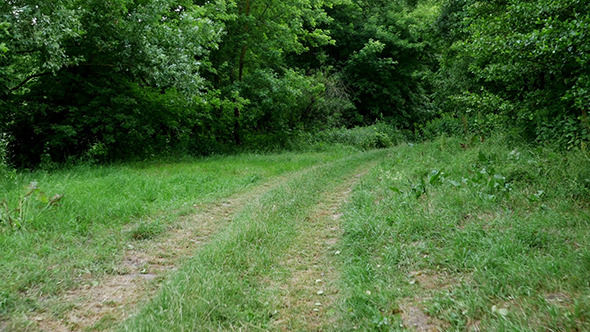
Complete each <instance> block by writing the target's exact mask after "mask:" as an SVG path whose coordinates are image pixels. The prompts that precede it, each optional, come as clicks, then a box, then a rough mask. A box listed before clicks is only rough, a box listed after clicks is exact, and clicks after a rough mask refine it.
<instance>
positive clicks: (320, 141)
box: [295, 123, 405, 150]
mask: <svg viewBox="0 0 590 332" xmlns="http://www.w3.org/2000/svg"><path fill="white" fill-rule="evenodd" d="M297 140H298V141H299V144H295V145H301V146H307V147H309V146H313V147H315V148H317V147H321V146H322V145H326V144H327V145H336V144H339V145H345V146H351V147H354V148H356V149H359V150H371V149H383V148H388V147H392V146H394V145H397V144H399V143H401V142H402V141H404V140H405V138H404V135H403V134H402V132H401V131H399V130H398V129H396V128H395V127H393V126H392V125H388V124H385V123H379V124H375V125H372V126H368V127H356V128H350V129H348V128H333V129H327V130H323V131H320V132H317V133H306V134H302V135H300V136H299V137H298V138H297Z"/></svg>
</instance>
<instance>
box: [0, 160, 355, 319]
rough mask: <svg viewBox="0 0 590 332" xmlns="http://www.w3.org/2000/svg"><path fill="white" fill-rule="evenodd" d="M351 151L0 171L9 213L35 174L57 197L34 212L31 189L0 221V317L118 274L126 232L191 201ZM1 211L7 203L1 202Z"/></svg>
mask: <svg viewBox="0 0 590 332" xmlns="http://www.w3.org/2000/svg"><path fill="white" fill-rule="evenodd" d="M348 153H350V150H330V151H328V152H323V153H298V154H293V153H283V154H275V155H254V154H246V155H240V156H231V157H211V158H203V159H188V160H185V161H183V162H148V163H133V164H123V165H113V166H80V167H74V168H70V169H64V170H58V171H55V172H50V173H48V172H31V173H18V174H17V175H16V176H11V177H10V178H2V179H0V201H2V199H6V201H7V206H8V207H9V209H10V210H11V212H10V213H11V214H13V216H15V217H16V215H17V213H15V212H14V209H15V208H16V207H18V201H19V199H22V197H23V195H24V194H25V193H26V191H27V190H26V189H24V188H25V187H26V186H27V185H28V184H29V183H30V182H32V181H35V182H37V183H38V187H39V188H40V189H41V190H42V191H44V192H45V193H46V195H47V196H49V197H51V196H53V195H54V194H55V193H60V194H64V197H63V198H62V200H61V201H60V202H59V205H58V206H52V207H50V208H48V209H46V210H45V211H43V212H41V210H40V209H39V208H40V207H43V206H46V204H45V203H41V202H38V200H39V199H40V198H41V197H40V196H39V195H32V196H29V197H28V198H27V199H26V200H25V201H26V203H25V205H30V209H29V212H28V213H26V214H25V215H24V216H23V217H24V218H23V220H21V221H20V224H21V226H20V227H18V228H17V227H8V226H7V223H6V220H4V221H2V222H0V223H3V224H1V225H0V276H2V282H0V321H1V320H2V319H1V318H2V317H4V318H7V317H10V316H15V315H19V312H28V311H31V310H35V309H43V308H42V307H40V306H42V304H41V303H40V302H39V301H38V300H39V299H40V298H43V297H47V296H52V295H56V294H59V293H61V292H63V291H64V290H66V289H70V288H72V287H79V286H82V285H81V283H83V282H85V281H83V280H84V278H83V276H87V275H93V276H97V275H101V274H105V273H115V272H116V265H117V263H118V260H119V259H120V258H121V253H122V251H123V249H124V248H126V247H127V245H128V243H132V241H136V240H141V239H149V238H154V237H157V236H158V234H160V233H162V232H165V231H166V228H167V227H168V225H169V224H170V223H172V222H174V220H176V218H177V217H178V216H179V215H182V214H188V213H191V211H193V205H195V204H204V203H210V202H214V201H216V200H219V199H220V198H223V197H227V196H229V195H231V194H233V193H236V192H239V191H243V190H245V189H246V188H248V187H251V186H253V185H256V184H258V183H262V182H265V181H267V180H269V179H272V178H274V177H277V176H279V175H284V174H288V173H290V172H294V171H297V170H301V169H305V168H309V167H311V166H314V165H317V164H321V163H325V162H329V161H331V160H337V159H340V158H342V157H343V156H345V155H347V154H348ZM3 212H4V211H3Z"/></svg>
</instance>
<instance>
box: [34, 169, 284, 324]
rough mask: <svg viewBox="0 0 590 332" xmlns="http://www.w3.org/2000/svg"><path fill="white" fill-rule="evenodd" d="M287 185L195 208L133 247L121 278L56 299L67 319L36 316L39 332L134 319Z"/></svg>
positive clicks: (261, 187)
mask: <svg viewBox="0 0 590 332" xmlns="http://www.w3.org/2000/svg"><path fill="white" fill-rule="evenodd" d="M289 176H293V174H290V175H289ZM286 180H287V178H286V177H285V176H283V177H277V178H274V179H272V180H270V181H268V182H266V183H264V184H261V185H258V186H255V187H253V188H251V189H248V190H246V191H244V192H240V193H237V194H234V195H233V196H230V197H229V198H226V199H223V200H220V201H218V202H215V203H212V204H206V205H202V206H196V211H195V212H194V213H192V214H191V215H188V216H184V217H181V218H180V220H179V221H177V222H176V223H175V224H174V228H173V229H171V230H169V231H168V232H167V233H166V234H164V235H160V236H158V237H156V238H155V239H153V240H143V241H137V242H135V243H133V246H129V247H128V249H127V250H126V251H125V253H124V255H123V259H122V263H121V264H120V265H119V266H117V269H116V271H118V274H116V275H107V276H106V277H103V278H101V279H96V277H94V278H93V277H92V276H90V277H89V278H88V279H89V280H87V281H88V282H87V284H88V285H92V286H86V287H84V288H79V289H74V290H71V291H69V292H67V294H65V295H63V296H62V297H60V298H57V299H52V300H51V303H54V304H55V305H59V306H62V307H63V306H70V307H71V309H69V310H66V312H65V314H61V315H60V317H56V315H52V314H50V313H47V312H45V313H37V314H36V315H35V316H32V317H30V321H34V322H35V323H36V327H37V328H38V329H39V330H41V331H48V332H49V331H52V332H54V331H55V332H69V331H81V330H86V329H88V328H92V327H98V328H99V329H101V330H102V329H109V328H112V327H113V326H114V325H115V324H116V323H117V322H120V321H122V320H123V319H125V318H126V317H128V316H129V315H130V314H132V313H133V311H134V310H135V309H136V308H137V307H138V304H140V303H143V302H145V301H147V300H148V299H149V298H150V297H151V296H152V295H153V294H154V293H155V291H156V290H157V289H158V285H159V281H162V280H163V279H165V278H166V276H167V275H168V274H169V273H170V272H172V271H174V270H176V269H177V267H178V266H180V265H182V262H183V260H185V259H187V258H189V257H191V256H192V255H193V254H194V252H195V250H197V249H198V248H199V247H200V246H202V245H203V244H204V243H206V242H207V241H208V239H209V238H210V237H211V236H212V235H213V234H214V233H215V232H217V231H218V230H220V229H222V228H223V227H225V226H227V225H228V224H229V223H230V222H231V219H232V216H233V215H234V214H236V213H237V212H238V211H240V210H241V209H242V208H243V207H244V206H245V205H246V204H247V203H249V202H252V201H255V200H257V199H259V197H260V196H262V195H263V194H264V193H265V192H267V191H268V190H271V189H272V188H274V187H276V186H278V185H280V184H281V183H283V182H284V181H286ZM49 307H51V305H49Z"/></svg>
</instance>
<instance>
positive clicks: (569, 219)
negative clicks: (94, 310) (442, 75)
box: [0, 136, 590, 331]
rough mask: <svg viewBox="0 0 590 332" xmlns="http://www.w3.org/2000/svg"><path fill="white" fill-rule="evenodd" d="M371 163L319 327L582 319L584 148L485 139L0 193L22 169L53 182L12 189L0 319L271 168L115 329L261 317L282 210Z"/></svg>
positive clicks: (587, 235)
mask: <svg viewBox="0 0 590 332" xmlns="http://www.w3.org/2000/svg"><path fill="white" fill-rule="evenodd" d="M374 162H377V166H376V167H374V168H373V169H372V170H371V171H370V172H369V173H368V175H367V176H365V178H364V179H362V180H361V182H360V183H359V184H358V185H357V186H356V187H355V188H354V190H353V191H352V194H351V198H350V199H349V203H347V204H346V205H345V206H344V208H343V209H344V210H343V211H342V212H344V215H343V217H342V218H341V220H340V224H341V225H342V228H343V231H344V233H343V237H342V240H341V242H340V243H339V244H338V245H337V246H338V248H336V249H338V251H339V252H340V254H339V255H336V254H335V255H334V256H333V259H334V262H333V263H334V265H333V266H332V267H333V268H337V267H341V270H340V271H339V275H340V283H339V284H340V291H339V292H338V296H339V297H340V299H339V302H338V304H337V306H336V307H335V308H326V309H327V310H329V311H330V317H331V318H330V319H331V321H332V319H334V317H335V320H334V322H335V323H334V324H335V325H334V326H333V330H335V331H342V330H353V329H357V330H405V329H407V328H408V324H409V320H408V319H409V318H412V317H410V316H412V315H416V312H422V315H421V317H422V319H423V320H425V322H424V323H425V324H426V323H428V324H430V325H431V326H435V327H438V328H440V329H441V330H450V331H464V330H470V329H475V328H479V330H481V331H488V330H493V331H496V330H497V331H538V330H548V331H584V330H590V277H589V276H590V159H589V157H588V156H587V155H585V154H584V152H580V151H577V152H556V151H553V150H550V149H544V148H536V147H530V146H526V145H522V144H517V143H514V142H511V141H508V140H506V139H505V138H503V137H500V136H498V137H494V138H492V139H488V140H487V141H486V142H483V143H480V142H473V141H469V142H467V141H461V140H460V139H456V138H444V137H442V138H439V139H436V140H435V141H432V142H427V143H422V144H415V145H413V144H403V145H401V146H398V147H395V148H391V149H388V150H379V151H369V152H358V151H355V150H333V149H332V150H331V149H328V150H327V151H324V152H316V153H311V152H308V153H283V154H274V155H252V154H249V155H241V156H234V157H214V158H206V159H194V160H185V161H183V162H151V163H135V164H125V165H115V166H108V167H106V166H105V167H96V166H95V167H92V166H81V167H76V168H72V169H64V170H60V171H56V172H52V173H44V172H35V173H19V174H17V175H16V177H12V178H11V179H10V180H7V179H4V180H0V181H3V182H2V187H0V198H2V197H6V198H7V204H8V205H9V206H10V207H11V208H14V207H15V206H16V205H18V200H19V197H21V198H22V195H23V191H24V189H23V186H26V185H27V184H28V183H30V182H31V181H37V182H38V186H39V187H40V188H41V189H42V190H43V191H44V192H45V193H47V196H48V197H51V196H52V195H53V194H55V193H63V194H65V196H64V198H63V199H62V200H61V201H60V202H59V204H60V205H58V206H50V207H49V208H47V209H45V210H44V211H43V212H41V213H39V209H38V207H39V206H40V207H43V206H47V205H48V204H47V203H43V202H38V201H37V200H43V195H41V194H40V193H38V192H37V193H35V194H33V195H31V196H29V198H28V201H27V202H30V203H26V204H30V210H29V211H31V212H29V213H27V214H26V215H25V218H24V220H22V221H20V223H21V227H20V228H19V227H8V226H7V225H3V226H2V227H1V228H0V229H1V230H2V231H1V233H0V275H2V283H0V314H1V315H2V316H0V324H1V322H2V319H4V318H14V317H21V316H25V314H26V313H27V312H31V311H35V310H39V311H43V310H47V308H44V307H43V305H44V304H43V303H44V302H43V301H40V299H42V298H45V297H51V296H55V295H59V294H62V293H63V292H64V291H65V290H67V289H71V288H74V287H79V286H81V284H82V283H84V282H88V280H95V279H98V280H100V276H101V275H105V274H108V273H116V269H117V265H118V263H119V260H120V259H121V256H122V253H123V251H124V248H126V246H127V245H129V244H133V243H134V241H154V243H155V242H157V241H158V238H159V236H161V235H162V234H163V233H166V232H167V231H168V230H169V229H170V227H171V225H173V224H174V222H175V220H176V219H177V218H178V216H180V215H184V214H189V213H191V212H192V211H194V208H193V206H194V205H195V204H207V203H215V202H219V201H222V200H223V198H225V197H228V196H230V195H232V194H234V193H238V192H244V191H245V190H246V189H247V188H250V187H252V186H256V185H257V184H262V183H265V182H267V181H271V182H272V181H273V179H275V178H277V177H279V176H280V177H283V178H284V182H274V183H282V184H280V185H278V186H276V187H273V188H272V189H270V190H269V191H268V192H266V193H265V194H264V195H263V196H261V197H260V198H258V199H252V201H251V202H249V204H247V205H246V207H245V208H244V209H243V210H241V211H240V212H238V214H237V215H235V216H233V217H232V221H231V223H228V226H227V227H226V228H223V229H221V230H220V231H219V232H218V233H216V234H214V235H213V236H212V238H211V239H210V241H209V242H206V243H205V244H204V245H203V246H202V247H201V248H200V250H198V251H196V252H195V253H194V257H191V258H189V259H187V260H186V261H184V265H183V266H180V267H179V270H178V271H176V272H174V273H171V274H170V275H168V276H166V278H164V281H163V282H162V283H161V284H159V285H154V286H158V287H160V288H159V290H158V291H157V294H156V296H155V297H154V298H152V299H151V300H150V301H149V302H148V303H145V305H143V306H142V307H140V308H137V312H136V314H135V315H133V316H132V317H130V318H129V319H128V320H127V321H125V322H123V323H122V325H120V326H119V329H120V330H123V331H164V330H166V331H193V330H233V329H235V330H239V329H251V330H273V329H277V325H276V324H275V323H276V322H274V320H275V319H278V318H277V317H278V316H277V315H276V313H277V310H280V308H281V306H282V303H281V301H282V297H281V296H280V287H281V286H285V285H282V284H280V283H284V280H288V279H289V276H288V275H286V274H288V271H286V270H284V269H283V268H281V266H282V265H281V264H280V263H281V262H282V260H285V259H286V257H287V256H288V253H289V252H290V251H289V250H290V249H291V248H294V247H296V245H297V244H300V243H296V242H295V241H298V239H301V238H302V237H305V234H300V232H301V230H304V229H308V228H306V227H298V224H299V223H303V222H309V218H308V217H309V215H310V213H312V211H313V209H314V206H317V205H318V204H320V203H321V202H320V200H321V197H323V196H322V195H323V193H329V192H331V191H334V190H336V188H338V186H339V185H340V184H342V183H344V181H346V179H347V178H349V177H350V176H351V175H353V174H357V173H358V172H359V170H361V169H367V167H368V165H372V164H374ZM35 211H37V212H35ZM309 250H310V251H311V252H312V254H313V250H314V248H310V249H309ZM302 268H303V267H302ZM323 268H330V267H329V266H327V267H323ZM88 275H92V276H93V279H89V278H85V276H88ZM84 280H87V281H84ZM64 305H65V304H64ZM56 310H57V309H56ZM59 310H61V311H60V312H63V311H67V308H65V309H63V308H62V309H59ZM59 310H58V311H59ZM412 312H413V314H412ZM27 317H30V315H28V316H27ZM425 317H426V318H425ZM414 318H416V317H414ZM17 319H18V318H17ZM293 319H296V318H293ZM113 324H114V322H107V323H104V324H103V325H101V323H99V324H98V325H96V326H95V327H94V328H95V329H97V330H102V329H109V328H111V327H113ZM0 326H1V325H0ZM15 326H21V325H15ZM22 326H26V324H24V325H22Z"/></svg>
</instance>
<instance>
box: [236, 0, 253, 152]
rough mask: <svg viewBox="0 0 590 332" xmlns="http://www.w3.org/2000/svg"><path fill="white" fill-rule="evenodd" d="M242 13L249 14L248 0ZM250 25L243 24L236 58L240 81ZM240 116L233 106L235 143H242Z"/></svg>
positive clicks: (238, 110)
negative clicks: (239, 49) (240, 44)
mask: <svg viewBox="0 0 590 332" xmlns="http://www.w3.org/2000/svg"><path fill="white" fill-rule="evenodd" d="M244 15H245V16H246V18H248V16H250V0H246V3H245V7H244ZM249 29H250V27H249V26H248V23H246V25H245V26H244V34H245V36H244V45H243V46H242V50H241V51H240V57H239V60H238V81H239V82H242V80H243V79H244V63H245V62H246V52H247V51H248V30H249ZM240 117H241V112H240V109H239V107H237V106H236V107H235V108H234V142H235V143H236V144H237V145H242V137H241V136H242V135H241V132H240V131H241V128H240Z"/></svg>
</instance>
